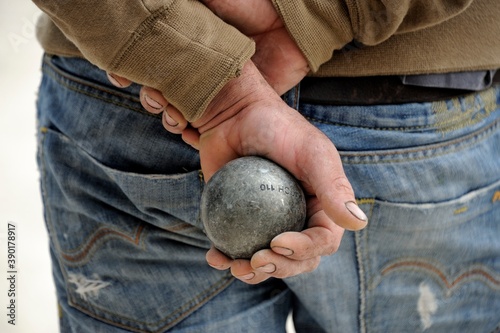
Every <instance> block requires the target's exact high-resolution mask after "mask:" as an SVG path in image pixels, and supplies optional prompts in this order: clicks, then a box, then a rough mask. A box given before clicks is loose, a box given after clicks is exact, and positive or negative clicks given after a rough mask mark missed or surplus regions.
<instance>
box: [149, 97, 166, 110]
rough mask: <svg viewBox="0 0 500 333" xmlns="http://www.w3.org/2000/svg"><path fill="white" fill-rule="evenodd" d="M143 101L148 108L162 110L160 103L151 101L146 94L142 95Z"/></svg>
mask: <svg viewBox="0 0 500 333" xmlns="http://www.w3.org/2000/svg"><path fill="white" fill-rule="evenodd" d="M144 101H146V103H147V104H148V105H149V106H150V107H152V108H153V109H156V110H161V109H163V105H161V104H160V103H158V102H157V101H155V100H154V99H152V98H151V97H149V96H148V95H147V94H144Z"/></svg>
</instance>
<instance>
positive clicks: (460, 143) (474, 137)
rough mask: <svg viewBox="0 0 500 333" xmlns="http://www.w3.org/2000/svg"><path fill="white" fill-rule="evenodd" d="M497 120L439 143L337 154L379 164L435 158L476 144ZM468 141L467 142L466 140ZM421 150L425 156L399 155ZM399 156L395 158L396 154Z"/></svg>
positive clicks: (351, 160)
mask: <svg viewBox="0 0 500 333" xmlns="http://www.w3.org/2000/svg"><path fill="white" fill-rule="evenodd" d="M498 124H499V121H498V120H497V121H494V122H493V123H492V124H490V125H488V126H487V127H485V128H482V129H480V130H478V131H475V132H473V133H470V134H468V135H465V136H462V137H460V138H457V139H454V140H451V141H447V142H443V143H439V144H431V145H428V146H424V147H422V148H409V149H402V150H400V152H397V151H395V150H393V151H388V152H384V151H380V152H369V153H358V152H345V151H344V152H342V151H340V152H339V154H340V156H341V159H342V162H343V163H345V164H373V163H377V164H381V163H401V162H408V161H420V160H425V159H429V158H435V157H440V156H444V155H447V154H451V153H453V152H456V151H458V150H463V149H466V148H468V147H470V146H472V145H474V144H476V143H477V142H478V141H481V140H485V139H486V138H487V137H489V136H491V135H492V134H493V130H494V129H496V128H497V127H498ZM467 141H469V142H467ZM441 148H448V149H446V150H445V151H442V152H439V153H436V151H438V150H439V149H441ZM422 152H427V153H426V154H425V156H418V157H410V156H401V155H409V154H412V153H422ZM398 155H399V156H400V157H398V158H396V156H398ZM380 156H383V157H384V158H386V159H383V160H382V159H379V160H377V161H374V160H368V161H361V160H356V159H360V158H367V157H380ZM391 156H392V157H391Z"/></svg>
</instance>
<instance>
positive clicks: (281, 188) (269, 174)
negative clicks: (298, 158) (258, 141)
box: [201, 156, 306, 259]
mask: <svg viewBox="0 0 500 333" xmlns="http://www.w3.org/2000/svg"><path fill="white" fill-rule="evenodd" d="M201 220H202V222H203V225H204V227H205V232H206V234H207V236H208V238H209V239H210V240H211V241H212V243H213V244H214V246H215V247H216V248H217V249H218V250H219V251H221V252H222V253H224V254H225V255H227V256H228V257H231V258H233V259H249V258H250V257H251V256H252V255H253V254H254V253H255V252H257V251H259V250H262V249H265V248H269V245H270V243H271V240H272V239H273V238H274V237H275V236H277V235H279V234H281V233H283V232H285V231H301V230H302V229H303V227H304V223H305V220H306V200H305V196H304V192H303V191H302V188H301V186H300V184H299V183H298V182H297V180H296V179H295V178H294V177H293V176H292V175H290V174H289V173H288V172H287V171H286V170H284V169H283V168H281V167H280V166H278V165H277V164H275V163H273V162H271V161H269V160H267V159H265V158H261V157H257V156H248V157H242V158H238V159H236V160H233V161H231V162H229V163H227V164H226V165H225V166H223V167H222V168H221V169H220V170H219V171H217V172H216V173H215V174H214V175H213V176H212V178H211V179H210V180H209V181H208V183H207V184H206V186H205V189H204V191H203V194H202V197H201Z"/></svg>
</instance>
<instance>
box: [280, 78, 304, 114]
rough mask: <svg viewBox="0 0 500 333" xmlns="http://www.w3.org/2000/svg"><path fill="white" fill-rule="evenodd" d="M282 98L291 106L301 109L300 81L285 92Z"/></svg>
mask: <svg viewBox="0 0 500 333" xmlns="http://www.w3.org/2000/svg"><path fill="white" fill-rule="evenodd" d="M281 98H282V99H283V101H285V103H286V104H288V106H289V107H291V108H293V109H295V110H297V111H298V110H299V98H300V83H299V84H297V85H296V86H295V87H293V88H292V89H290V90H288V91H287V92H286V93H284V94H283V95H282V96H281Z"/></svg>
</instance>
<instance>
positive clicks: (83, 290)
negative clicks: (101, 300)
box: [68, 273, 110, 300]
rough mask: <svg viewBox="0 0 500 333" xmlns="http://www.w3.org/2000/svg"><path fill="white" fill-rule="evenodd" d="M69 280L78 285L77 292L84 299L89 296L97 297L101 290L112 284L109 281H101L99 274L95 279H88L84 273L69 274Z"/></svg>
mask: <svg viewBox="0 0 500 333" xmlns="http://www.w3.org/2000/svg"><path fill="white" fill-rule="evenodd" d="M68 282H69V283H72V284H74V285H75V286H76V290H75V292H76V293H77V294H78V295H80V297H81V298H82V299H84V300H87V296H88V295H89V294H90V295H91V296H94V297H97V295H98V294H99V291H100V290H101V289H102V288H105V287H107V286H109V285H110V283H109V282H104V281H100V280H99V279H98V277H97V276H95V277H94V278H93V279H88V278H86V277H85V276H83V275H82V274H72V273H70V274H68Z"/></svg>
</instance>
